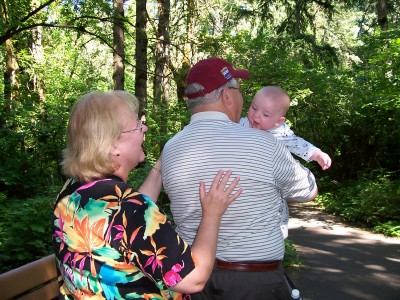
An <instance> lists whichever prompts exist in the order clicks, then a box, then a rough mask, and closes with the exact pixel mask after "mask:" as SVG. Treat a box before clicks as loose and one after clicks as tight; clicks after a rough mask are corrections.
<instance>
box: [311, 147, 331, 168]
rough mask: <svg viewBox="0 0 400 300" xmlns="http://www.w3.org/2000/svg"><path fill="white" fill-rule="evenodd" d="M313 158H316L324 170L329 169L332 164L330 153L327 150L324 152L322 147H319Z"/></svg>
mask: <svg viewBox="0 0 400 300" xmlns="http://www.w3.org/2000/svg"><path fill="white" fill-rule="evenodd" d="M310 159H311V160H314V161H316V162H318V164H319V165H320V166H321V168H322V170H327V169H329V167H330V166H331V164H332V159H331V158H330V157H329V155H328V154H326V153H325V152H322V151H321V150H320V149H318V150H317V151H316V152H315V153H314V154H313V155H312V156H311V157H310Z"/></svg>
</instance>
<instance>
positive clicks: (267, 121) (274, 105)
mask: <svg viewBox="0 0 400 300" xmlns="http://www.w3.org/2000/svg"><path fill="white" fill-rule="evenodd" d="M289 106H290V97H289V95H288V94H287V93H286V92H285V91H284V90H283V89H281V88H280V87H277V86H266V87H263V88H262V89H261V90H259V91H258V92H257V93H256V95H255V96H254V98H253V102H252V103H251V105H250V108H249V111H248V113H247V118H241V119H240V124H241V125H243V126H248V127H252V128H257V129H261V130H265V131H268V132H270V133H272V134H273V135H274V136H275V137H276V138H277V139H278V140H280V141H282V142H283V143H284V144H285V145H286V147H287V148H288V149H289V151H290V152H291V153H293V154H295V155H297V156H299V157H301V158H303V159H304V160H306V161H316V162H318V164H319V165H320V166H321V168H322V170H326V169H328V168H329V167H330V166H331V163H332V160H331V158H330V157H329V155H328V154H326V153H325V152H323V151H321V149H319V148H317V147H315V146H314V145H313V144H311V143H309V142H307V141H306V140H304V139H303V138H301V137H298V136H296V135H295V134H294V132H293V131H292V130H291V129H290V127H289V125H287V124H286V123H285V120H286V119H285V115H286V113H287V111H288V110H289ZM281 214H282V218H281V228H282V232H283V235H284V237H285V238H286V237H287V235H288V227H287V224H288V218H289V210H288V207H287V203H286V201H284V200H283V202H282V204H281Z"/></svg>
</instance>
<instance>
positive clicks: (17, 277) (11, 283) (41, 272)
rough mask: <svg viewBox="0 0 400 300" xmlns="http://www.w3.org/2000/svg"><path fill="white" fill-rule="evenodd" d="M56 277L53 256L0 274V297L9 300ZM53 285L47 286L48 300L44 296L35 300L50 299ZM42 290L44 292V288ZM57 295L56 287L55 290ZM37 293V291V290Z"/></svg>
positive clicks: (52, 293)
mask: <svg viewBox="0 0 400 300" xmlns="http://www.w3.org/2000/svg"><path fill="white" fill-rule="evenodd" d="M56 277H57V269H56V264H55V257H54V254H52V255H49V256H46V257H43V258H41V259H39V260H36V261H34V262H31V263H29V264H26V265H24V266H21V267H19V268H17V269H14V270H11V271H8V272H6V273H3V274H0V291H1V293H0V297H1V299H10V298H13V297H15V296H16V295H19V294H21V293H23V292H25V291H28V290H30V289H33V288H35V287H37V286H39V285H41V284H43V283H45V282H47V281H49V280H51V279H53V278H56ZM54 287H55V285H54V284H50V285H49V291H50V294H49V298H47V297H46V296H44V298H43V297H40V296H39V297H37V298H36V299H51V298H53V296H52V295H54V291H53V290H54ZM42 290H44V291H46V290H47V288H45V286H44V287H43V288H42ZM55 290H56V293H57V287H56V288H55ZM38 291H39V290H38Z"/></svg>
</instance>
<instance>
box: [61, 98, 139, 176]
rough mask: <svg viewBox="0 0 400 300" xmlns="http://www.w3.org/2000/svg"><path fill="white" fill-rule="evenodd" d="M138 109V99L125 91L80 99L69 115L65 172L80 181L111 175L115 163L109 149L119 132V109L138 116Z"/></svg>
mask: <svg viewBox="0 0 400 300" xmlns="http://www.w3.org/2000/svg"><path fill="white" fill-rule="evenodd" d="M138 109H139V101H138V99H137V98H136V97H135V96H133V95H131V94H129V93H128V92H124V91H111V92H107V93H103V92H92V93H89V94H86V95H84V96H83V97H82V98H80V99H79V100H78V101H77V102H76V103H75V105H74V106H73V108H72V111H71V115H70V118H69V123H68V128H67V148H66V149H65V150H64V159H63V161H62V163H61V164H62V167H63V171H64V173H65V174H66V175H68V176H71V177H72V178H74V179H75V180H77V181H80V182H90V181H92V180H93V179H96V178H104V177H105V176H106V175H109V174H112V173H113V172H114V171H115V170H116V168H117V167H118V166H117V165H116V163H115V162H114V161H113V159H112V158H111V157H110V149H111V146H112V143H113V141H114V140H116V139H118V138H119V137H120V135H121V131H122V128H123V125H124V124H123V123H122V122H123V118H122V117H121V115H122V112H123V111H126V110H130V111H131V112H132V114H133V115H137V113H138Z"/></svg>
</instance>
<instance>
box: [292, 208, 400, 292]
mask: <svg viewBox="0 0 400 300" xmlns="http://www.w3.org/2000/svg"><path fill="white" fill-rule="evenodd" d="M289 238H290V239H291V240H292V241H293V242H294V244H295V246H296V249H297V250H298V251H299V252H300V257H301V259H302V260H303V262H304V267H303V268H302V269H300V270H297V271H289V272H288V273H289V275H290V278H291V279H292V281H293V282H294V283H295V284H296V286H297V287H298V289H299V290H300V293H301V296H302V299H303V300H317V299H318V300H331V299H332V300H333V299H335V300H347V299H355V300H358V299H360V300H361V299H363V300H378V299H379V300H380V299H382V300H400V239H398V238H397V239H394V238H385V237H384V236H382V235H379V234H373V233H370V232H367V231H364V230H361V229H358V228H355V227H352V226H349V225H346V224H344V223H341V222H340V221H339V220H338V219H337V218H335V217H334V216H331V215H329V214H326V213H323V212H322V211H321V210H320V209H319V208H318V207H317V206H316V205H315V204H313V203H302V204H291V205H290V219H289Z"/></svg>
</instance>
